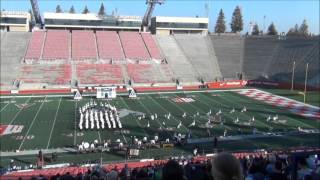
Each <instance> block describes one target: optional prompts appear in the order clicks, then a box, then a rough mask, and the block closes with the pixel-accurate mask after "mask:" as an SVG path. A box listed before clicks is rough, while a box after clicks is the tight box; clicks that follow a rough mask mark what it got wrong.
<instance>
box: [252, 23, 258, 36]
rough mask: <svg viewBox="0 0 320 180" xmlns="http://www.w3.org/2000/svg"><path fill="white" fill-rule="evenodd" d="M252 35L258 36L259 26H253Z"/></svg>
mask: <svg viewBox="0 0 320 180" xmlns="http://www.w3.org/2000/svg"><path fill="white" fill-rule="evenodd" d="M252 35H259V26H258V24H255V25H253V29H252Z"/></svg>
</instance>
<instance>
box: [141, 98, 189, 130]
mask: <svg viewBox="0 0 320 180" xmlns="http://www.w3.org/2000/svg"><path fill="white" fill-rule="evenodd" d="M147 96H148V97H149V98H151V100H152V101H153V102H155V104H157V105H158V106H159V107H160V108H161V109H163V110H164V111H166V112H170V111H168V110H167V109H166V108H164V107H163V106H162V105H161V104H160V103H159V102H157V101H156V100H154V99H153V98H152V97H150V96H149V95H147ZM177 107H178V106H177ZM178 108H180V107H178ZM172 117H173V119H174V120H175V121H176V122H177V123H180V122H179V121H178V120H177V118H176V117H174V116H173V115H172ZM181 124H182V123H181ZM182 127H184V128H185V129H186V130H187V131H189V129H188V128H187V127H186V126H185V125H184V124H182Z"/></svg>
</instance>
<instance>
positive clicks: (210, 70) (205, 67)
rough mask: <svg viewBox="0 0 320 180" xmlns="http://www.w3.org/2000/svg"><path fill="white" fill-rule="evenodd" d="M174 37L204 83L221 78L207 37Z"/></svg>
mask: <svg viewBox="0 0 320 180" xmlns="http://www.w3.org/2000/svg"><path fill="white" fill-rule="evenodd" d="M174 37H175V39H176V41H177V42H178V44H179V46H180V47H181V49H182V51H183V52H184V54H185V55H186V56H187V59H188V60H189V61H190V63H191V64H192V65H193V67H194V69H195V70H196V71H197V72H198V73H199V75H200V76H201V77H202V78H203V80H204V81H214V80H217V79H219V78H221V72H220V69H219V66H218V63H217V58H216V56H215V52H214V50H213V49H210V47H209V46H208V44H207V39H206V36H203V35H184V34H177V35H174Z"/></svg>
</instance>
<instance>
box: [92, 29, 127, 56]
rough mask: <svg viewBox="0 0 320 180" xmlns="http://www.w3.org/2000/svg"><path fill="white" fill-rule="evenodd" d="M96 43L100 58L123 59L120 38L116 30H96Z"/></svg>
mask: <svg viewBox="0 0 320 180" xmlns="http://www.w3.org/2000/svg"><path fill="white" fill-rule="evenodd" d="M96 37H97V45H98V50H99V58H100V60H113V61H115V62H116V61H119V60H124V54H123V50H122V47H121V43H120V39H119V36H118V33H117V32H116V31H97V32H96Z"/></svg>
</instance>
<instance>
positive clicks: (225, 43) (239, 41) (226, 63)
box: [210, 35, 243, 80]
mask: <svg viewBox="0 0 320 180" xmlns="http://www.w3.org/2000/svg"><path fill="white" fill-rule="evenodd" d="M210 38H211V40H212V43H213V47H214V50H215V54H216V57H217V58H218V63H219V67H220V71H221V73H222V76H223V78H224V79H225V80H227V79H237V78H238V76H237V73H241V63H242V51H243V38H241V37H240V35H210Z"/></svg>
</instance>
